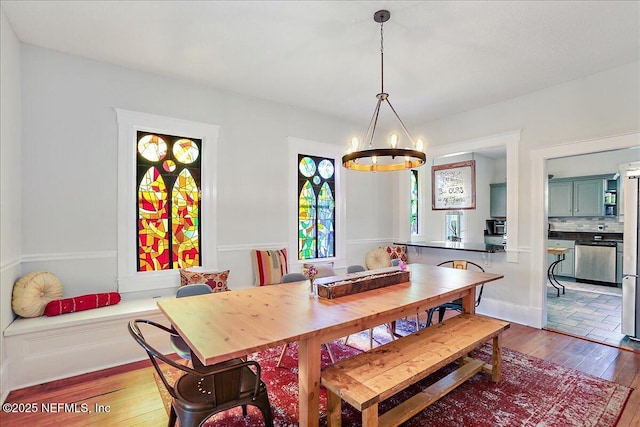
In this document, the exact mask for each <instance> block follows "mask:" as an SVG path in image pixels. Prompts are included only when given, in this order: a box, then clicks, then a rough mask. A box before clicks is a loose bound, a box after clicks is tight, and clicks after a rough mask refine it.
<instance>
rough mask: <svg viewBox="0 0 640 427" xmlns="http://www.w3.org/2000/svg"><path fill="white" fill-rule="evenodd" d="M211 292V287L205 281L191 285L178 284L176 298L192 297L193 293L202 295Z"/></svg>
mask: <svg viewBox="0 0 640 427" xmlns="http://www.w3.org/2000/svg"><path fill="white" fill-rule="evenodd" d="M210 293H213V289H211V287H210V286H209V285H207V284H206V283H194V284H192V285H185V286H180V287H179V288H178V292H176V298H182V297H192V296H194V295H204V294H210Z"/></svg>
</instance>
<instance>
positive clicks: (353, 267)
mask: <svg viewBox="0 0 640 427" xmlns="http://www.w3.org/2000/svg"><path fill="white" fill-rule="evenodd" d="M361 271H367V269H366V268H364V266H362V265H360V264H354V265H350V266H348V267H347V273H359V272H361ZM385 326H386V327H387V329H388V330H389V335H391V339H392V340H395V339H396V337H395V335H393V326H392V325H391V324H390V323H387V324H386V325H385ZM350 337H351V335H347V338H345V339H344V344H345V345H347V343H348V342H349V338H350ZM369 348H373V328H369Z"/></svg>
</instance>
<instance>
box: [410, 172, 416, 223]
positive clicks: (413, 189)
mask: <svg viewBox="0 0 640 427" xmlns="http://www.w3.org/2000/svg"><path fill="white" fill-rule="evenodd" d="M410 186H411V199H410V212H411V221H410V222H411V234H418V171H417V170H411V183H410Z"/></svg>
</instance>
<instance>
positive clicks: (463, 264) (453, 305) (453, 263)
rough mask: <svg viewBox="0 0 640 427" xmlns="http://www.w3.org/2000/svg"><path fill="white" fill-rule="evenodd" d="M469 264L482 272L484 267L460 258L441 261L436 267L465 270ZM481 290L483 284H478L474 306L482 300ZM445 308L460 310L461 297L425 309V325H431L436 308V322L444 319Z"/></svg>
mask: <svg viewBox="0 0 640 427" xmlns="http://www.w3.org/2000/svg"><path fill="white" fill-rule="evenodd" d="M470 265H471V266H473V267H475V268H476V269H478V270H479V271H482V272H483V273H484V268H482V267H480V266H479V265H478V264H476V263H475V262H471V261H465V260H461V259H454V260H449V261H443V262H441V263H440V264H438V267H444V266H448V267H451V268H457V269H460V270H467V269H468V268H469V266H470ZM483 290H484V285H480V291H479V292H478V296H477V298H476V303H475V306H476V307H477V306H479V305H480V300H482V291H483ZM447 309H450V310H456V311H459V312H462V299H457V300H455V301H452V302H448V303H445V304H442V305H439V306H437V307H433V308H430V309H429V310H427V325H426V326H431V324H432V322H433V313H435V311H436V310H438V322H442V319H444V314H445V312H446V310H447Z"/></svg>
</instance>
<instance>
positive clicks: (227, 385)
mask: <svg viewBox="0 0 640 427" xmlns="http://www.w3.org/2000/svg"><path fill="white" fill-rule="evenodd" d="M141 325H146V326H144V327H143V328H144V329H151V328H152V327H153V328H155V330H160V331H162V332H165V333H167V334H170V335H174V334H175V332H174V331H172V330H171V329H170V328H168V327H166V326H163V325H161V324H159V323H156V322H153V321H151V320H144V319H136V320H132V321H130V322H129V326H128V328H129V333H130V334H131V336H132V337H133V339H134V340H135V341H136V342H137V343H138V344H139V345H140V346H141V347H142V348H143V349H144V350H145V351H146V352H147V355H148V356H149V359H150V360H151V363H152V364H153V367H154V368H155V370H156V373H157V374H158V376H159V378H160V380H162V383H163V385H164V387H165V388H166V389H167V391H168V392H169V394H170V395H171V397H172V400H171V411H170V414H169V423H168V426H169V427H173V426H175V424H176V421H178V422H179V423H180V427H195V426H200V425H202V424H203V423H204V421H205V420H206V419H208V418H209V417H211V416H212V415H214V414H217V413H219V412H222V411H226V410H228V409H231V408H235V407H238V406H241V407H242V413H243V415H244V416H245V417H246V416H247V405H253V406H256V407H258V408H259V409H260V411H261V412H262V417H263V418H264V423H265V425H266V426H269V427H273V415H272V413H271V405H270V403H269V396H268V394H267V386H266V385H265V383H264V382H263V381H262V380H261V378H260V373H261V371H260V365H259V364H258V363H257V362H255V361H246V362H245V361H243V360H242V359H232V360H228V361H226V362H221V363H218V364H215V365H210V366H201V367H199V368H197V369H194V368H190V367H188V366H184V365H181V364H180V363H178V362H176V361H174V360H173V359H171V358H169V357H167V356H165V355H163V354H162V353H160V352H159V351H158V350H156V349H155V348H154V347H152V346H151V345H150V344H149V343H148V342H147V341H146V340H145V337H144V335H143V333H142V330H141V328H140V326H141ZM167 365H168V366H171V367H172V368H174V369H178V370H179V371H181V372H182V373H183V375H182V376H180V377H179V378H178V379H176V380H175V382H173V383H172V382H170V381H169V380H168V379H167V376H166V374H165V371H166V370H167ZM161 367H163V368H164V370H163V369H161Z"/></svg>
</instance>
